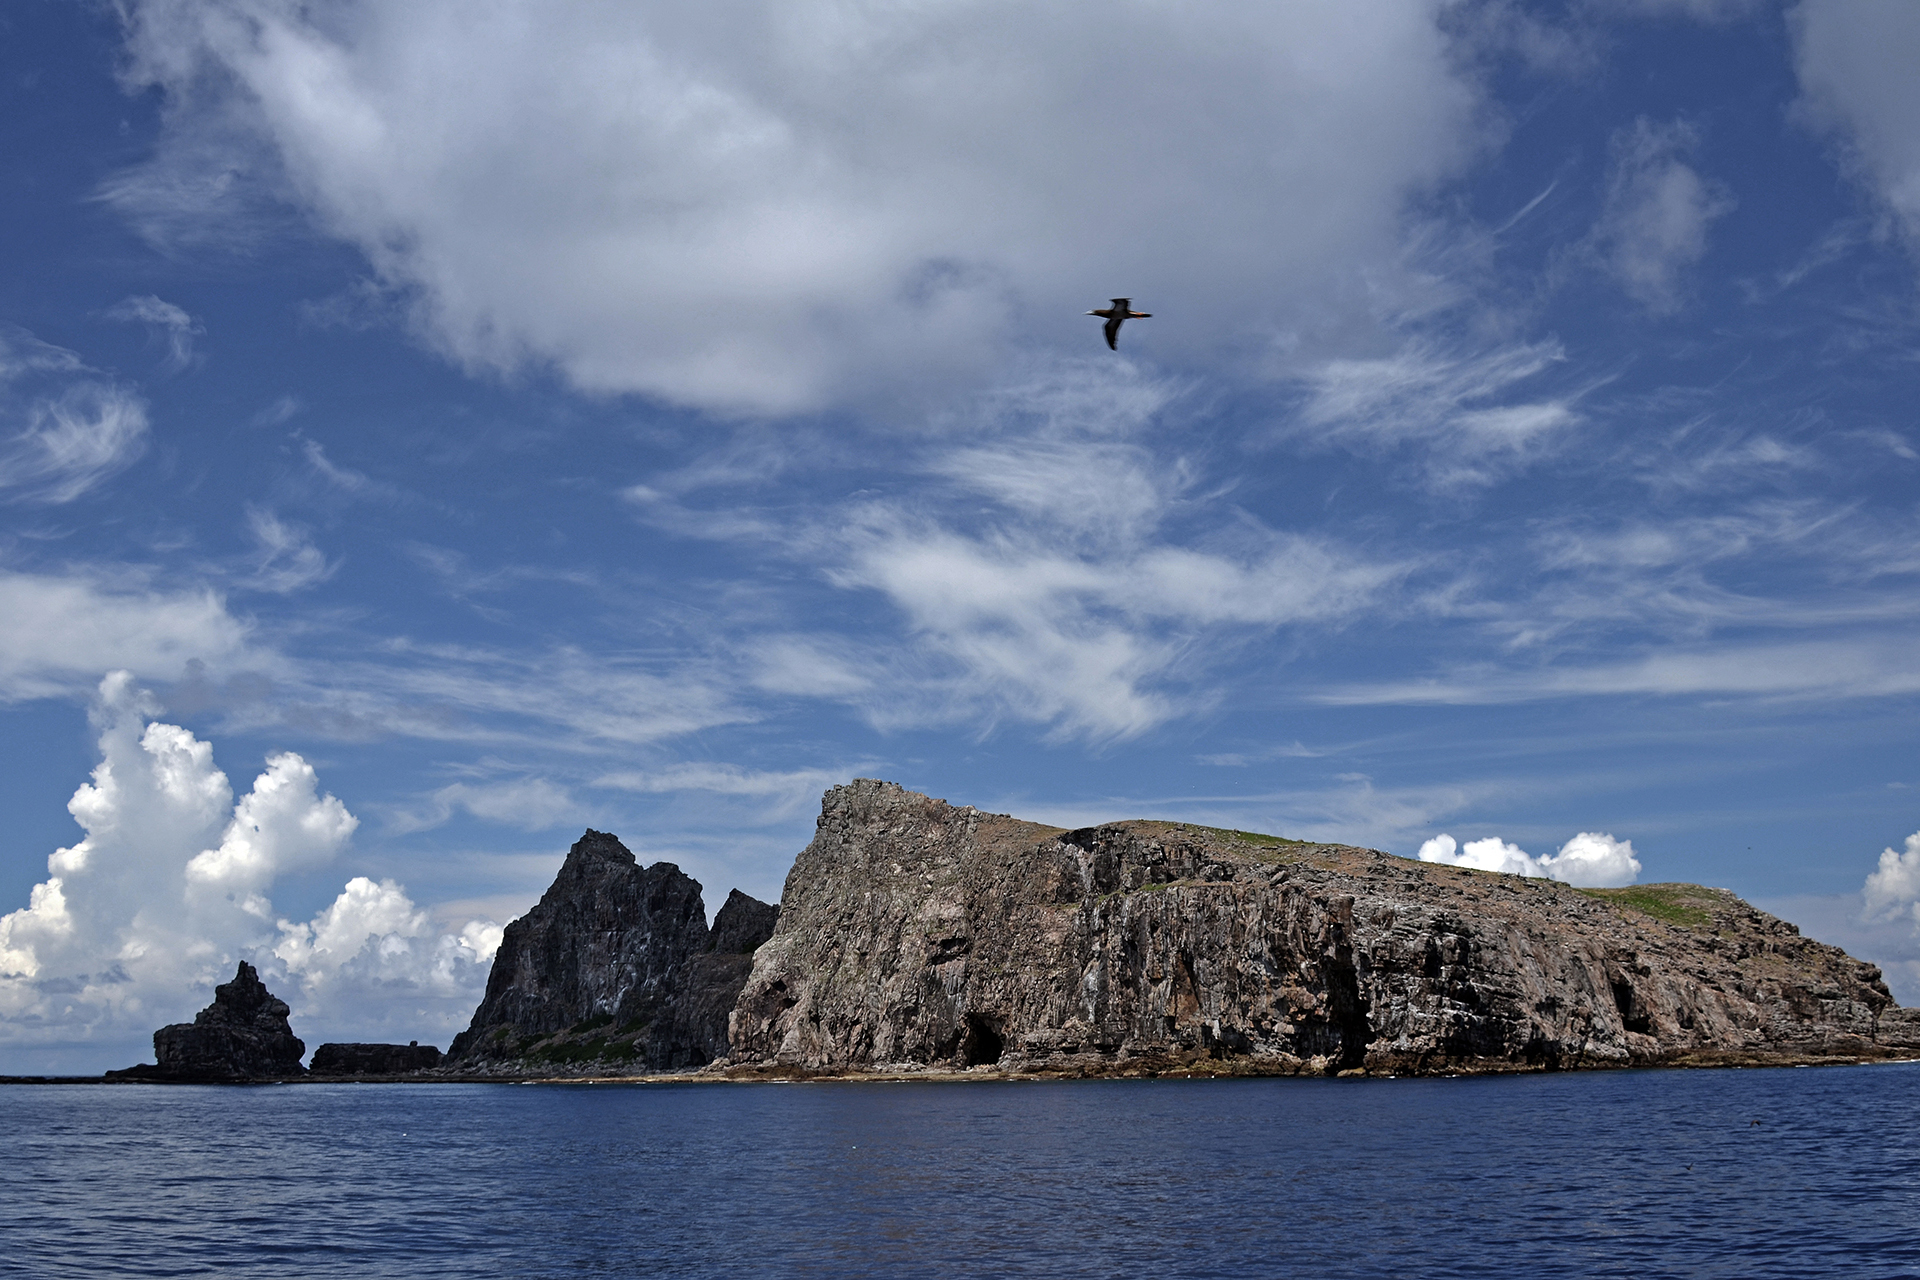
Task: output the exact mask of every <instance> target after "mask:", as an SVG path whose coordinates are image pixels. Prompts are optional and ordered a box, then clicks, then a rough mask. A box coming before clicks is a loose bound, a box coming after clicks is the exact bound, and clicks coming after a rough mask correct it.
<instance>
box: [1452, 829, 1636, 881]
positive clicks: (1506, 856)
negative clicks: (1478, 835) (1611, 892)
mask: <svg viewBox="0 0 1920 1280" xmlns="http://www.w3.org/2000/svg"><path fill="white" fill-rule="evenodd" d="M1419 858H1420V861H1422V862H1439V863H1444V864H1446V865H1447V866H1453V867H1472V868H1474V869H1475V870H1478V871H1498V872H1501V873H1503V874H1505V875H1515V876H1532V877H1534V878H1536V879H1549V880H1559V881H1561V882H1563V883H1565V884H1571V885H1578V886H1580V887H1582V888H1614V887H1617V886H1619V885H1625V884H1632V883H1633V882H1634V880H1635V879H1636V878H1638V876H1639V875H1640V860H1639V859H1638V858H1636V857H1634V855H1633V842H1632V841H1630V840H1615V839H1614V838H1613V837H1612V836H1610V835H1605V834H1602V833H1600V832H1595V831H1582V832H1581V833H1580V834H1579V835H1576V836H1575V837H1574V838H1573V839H1571V840H1569V841H1567V842H1566V843H1565V844H1563V845H1561V846H1560V852H1558V853H1556V854H1550V855H1548V856H1546V857H1540V858H1536V857H1534V856H1533V855H1532V854H1530V853H1528V852H1527V851H1526V850H1524V849H1522V848H1521V847H1520V846H1519V845H1516V844H1508V843H1507V842H1506V841H1504V840H1502V839H1500V838H1499V837H1498V836H1488V837H1486V838H1485V839H1482V840H1469V841H1467V843H1466V844H1464V845H1461V844H1459V843H1457V842H1456V841H1455V840H1454V838H1453V837H1452V836H1450V835H1447V834H1446V833H1444V832H1442V833H1441V834H1440V835H1437V836H1434V837H1433V838H1432V839H1430V840H1428V841H1426V842H1425V843H1424V844H1422V845H1421V846H1420V853H1419Z"/></svg>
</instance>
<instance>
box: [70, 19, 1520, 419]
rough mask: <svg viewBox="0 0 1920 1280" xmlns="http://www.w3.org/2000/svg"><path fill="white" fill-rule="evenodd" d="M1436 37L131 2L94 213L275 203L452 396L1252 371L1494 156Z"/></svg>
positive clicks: (1367, 275)
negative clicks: (428, 352) (129, 121)
mask: <svg viewBox="0 0 1920 1280" xmlns="http://www.w3.org/2000/svg"><path fill="white" fill-rule="evenodd" d="M1447 7H1448V6H1446V5H1444V4H1441V3H1438V2H1437V0H1430V2H1425V3H1416V4H1408V3H1404V2H1402V0H1355V2H1354V3H1350V4H1344V5H1339V6H1332V7H1313V6H1297V5H1279V6H1265V7H1255V8H1252V9H1250V8H1248V7H1246V6H1244V5H1239V4H1230V3H1225V2H1223V0H1202V2H1201V3H1196V4H1189V5H1183V6H1179V7H1178V8H1177V9H1175V8H1166V7H1163V6H1122V7H1119V8H1115V7H1113V6H1110V5H1107V6H1101V5H1092V4H1081V5H1042V6H1033V5H1022V4H1014V3H1010V2H1007V0H945V2H944V3H935V4H925V5H890V6H865V7H856V8H849V7H847V6H845V5H841V4H836V3H830V2H829V0H781V2H779V3H774V2H772V0H728V2H725V3H718V4H711V5H704V6H675V7H671V8H659V7H641V8H636V7H634V6H631V5H625V4H617V3H589V2H582V3H573V4H535V3H532V2H531V0H524V2H521V3H511V2H506V0H503V2H502V3H497V4H493V5H489V6H487V7H485V8H482V9H475V8H474V7H473V6H471V5H466V4H459V3H454V2H453V0H440V2H438V3H419V4H409V5H403V6H391V5H379V4H372V3H343V4H339V5H334V6H330V7H329V8H327V9H326V10H324V11H321V10H314V9H311V8H308V7H305V6H298V5H294V4H292V3H287V2H285V0H219V2H216V3H207V2H205V0H141V2H140V3H135V4H131V5H129V6H128V7H127V12H128V15H129V17H128V40H129V50H130V54H131V58H130V72H129V77H130V83H133V84H135V85H158V86H160V87H161V88H162V89H163V90H164V91H165V93H166V95H167V97H166V101H167V117H166V118H167V135H166V138H165V140H164V141H163V144H162V146H161V149H160V151H159V153H158V155H157V156H156V157H155V158H154V160H153V161H152V162H151V163H150V164H148V165H147V166H146V167H144V168H143V169H141V170H137V171H135V172H133V173H130V174H124V175H121V176H120V177H119V178H117V179H116V180H115V181H113V182H112V183H110V184H108V186H107V189H106V192H105V194H106V195H107V196H108V198H109V199H111V200H113V201H115V202H116V203H118V204H119V205H120V206H121V207H122V208H123V209H125V210H127V211H128V212H129V213H130V214H131V215H133V216H134V217H135V218H136V219H137V220H138V221H139V222H140V223H141V225H142V226H143V227H144V228H146V229H147V231H148V232H149V233H150V234H153V235H155V236H157V237H162V238H164V237H170V236H174V235H177V234H179V233H180V231H181V230H182V229H183V228H186V227H193V228H196V234H197V233H198V230H197V229H198V227H200V226H201V225H204V224H205V223H206V222H207V221H208V220H209V219H210V218H213V219H215V220H217V215H218V214H219V213H220V211H221V210H223V209H225V210H228V211H229V212H231V213H234V214H236V215H237V216H241V217H249V216H253V215H254V214H255V213H257V211H258V208H259V204H258V201H259V199H260V197H261V195H262V194H267V195H273V194H280V193H282V192H284V193H285V194H286V195H287V196H288V197H289V198H290V199H292V200H293V201H294V202H295V203H297V204H298V206H299V207H300V208H301V209H303V210H304V211H305V212H306V213H307V214H308V215H309V216H310V217H311V219H312V220H313V222H314V223H315V224H316V225H317V226H318V227H320V228H321V229H322V230H323V231H324V232H325V233H327V234H329V235H332V236H336V237H338V238H340V239H342V240H345V241H347V242H349V243H352V244H354V245H356V246H358V247H359V248H360V249H361V250H362V251H363V252H364V253H365V254H366V255H367V257H368V258H369V260H370V261H371V262H372V264H373V267H374V269H375V271H376V272H377V274H378V275H379V277H380V279H381V281H382V283H383V284H384V286H385V287H387V288H388V289H391V290H395V291H397V292H398V293H400V294H401V295H402V296H403V297H405V298H408V299H410V300H411V307H412V321H413V323H414V324H415V325H416V326H417V327H418V328H419V330H420V331H421V332H422V333H423V334H425V335H426V336H427V337H428V338H429V339H430V340H431V341H432V342H434V343H435V344H436V345H437V346H438V347H439V348H440V349H441V350H443V351H444V352H446V353H447V354H448V355H449V356H451V357H452V358H454V359H456V360H458V361H460V362H462V363H463V364H465V365H466V366H468V367H470V368H493V369H510V368H516V367H519V366H522V365H526V364H529V363H535V364H538V363H547V362H551V363H553V364H555V365H557V366H558V367H559V368H560V369H561V370H562V371H563V372H564V373H565V374H566V375H567V376H568V377H569V378H571V379H572V380H573V382H574V383H575V384H576V385H578V386H580V387H583V388H586V389H590V390H596V391H639V392H643V393H647V394H651V395H656V396H661V397H665V398H667V399H670V400H674V401H678V402H681V403H685V404H690V405H695V406H700V407H706V408H717V409H722V410H740V411H746V412H766V413H784V412H794V411H801V410H808V409H817V408H822V407H828V406H833V405H837V404H844V403H846V402H848V401H850V400H854V401H860V402H864V403H880V402H885V401H887V400H888V398H889V397H892V396H900V395H905V396H908V397H909V398H915V399H917V398H919V397H921V396H923V395H926V394H929V393H931V392H932V391H933V390H934V389H937V388H940V387H943V386H948V385H951V384H952V383H953V382H954V381H955V380H956V379H958V380H962V381H968V380H971V379H972V378H973V377H974V376H976V375H977V373H978V372H979V371H981V370H982V369H984V368H988V367H990V366H991V365H992V364H994V363H996V362H998V361H999V360H1000V359H1001V357H1002V356H1003V355H1004V353H1005V352H1006V351H1007V350H1009V349H1010V348H1011V346H1012V345H1013V344H1014V343H1016V342H1017V343H1018V344H1019V345H1021V346H1031V345H1033V344H1034V343H1036V342H1038V343H1040V344H1042V345H1059V344H1062V343H1073V344H1075V345H1077V346H1082V347H1084V346H1086V345H1090V344H1093V343H1097V342H1098V336H1097V333H1096V332H1095V328H1094V326H1093V324H1092V323H1091V322H1088V321H1086V320H1085V318H1084V317H1083V316H1081V315H1080V312H1082V311H1084V310H1085V309H1086V307H1087V306H1088V305H1091V303H1090V302H1089V301H1088V300H1089V298H1091V299H1092V301H1093V302H1098V301H1102V300H1104V298H1105V297H1106V296H1108V295H1109V294H1110V293H1114V292H1129V293H1132V294H1134V295H1135V296H1137V297H1140V298H1148V299H1157V300H1158V301H1156V302H1155V308H1154V309H1156V310H1157V311H1158V313H1159V314H1160V315H1161V316H1162V317H1164V318H1163V319H1159V320H1156V321H1155V323H1156V324H1157V325H1159V326H1160V327H1159V329H1157V330H1155V331H1154V332H1153V335H1152V337H1151V342H1152V343H1153V349H1155V350H1156V351H1159V352H1161V353H1162V354H1163V355H1165V356H1168V357H1171V358H1173V359H1175V360H1180V359H1199V360H1205V361H1206V362H1207V363H1209V364H1217V363H1219V362H1220V361H1221V360H1222V359H1226V360H1228V361H1232V360H1235V359H1239V360H1243V361H1247V362H1249V363H1250V364H1251V363H1253V362H1257V361H1258V360H1259V359H1260V358H1261V357H1262V355H1263V353H1264V352H1265V351H1266V349H1267V348H1268V347H1269V346H1270V344H1271V342H1272V341H1273V339H1274V338H1275V337H1276V336H1277V335H1278V334H1280V333H1282V332H1284V331H1287V330H1289V329H1291V328H1294V327H1299V326H1320V325H1324V324H1326V323H1328V322H1329V320H1328V318H1329V316H1330V314H1332V313H1334V312H1339V313H1341V314H1342V315H1347V314H1359V315H1362V316H1364V315H1365V313H1366V312H1367V310H1368V308H1369V307H1370V306H1372V305H1374V304H1376V303H1377V302H1378V301H1379V297H1380V294H1381V292H1382V291H1383V290H1384V291H1386V292H1389V293H1390V292H1392V291H1393V290H1394V289H1395V288H1400V287H1407V288H1411V287H1414V286H1412V285H1410V284H1408V283H1407V282H1406V281H1404V280H1396V278H1395V276H1396V271H1397V267H1396V265H1395V264H1396V260H1397V258H1398V256H1399V247H1400V239H1401V230H1402V228H1401V215H1402V206H1403V204H1404V202H1405V200H1406V199H1407V198H1408V197H1409V195H1411V194H1413V193H1416V192H1419V191H1422V190H1424V189H1427V188H1428V187H1430V186H1431V185H1432V184H1433V183H1435V182H1437V181H1440V180H1443V179H1445V178H1447V177H1449V176H1451V175H1452V174H1454V173H1456V172H1458V171H1459V169H1460V168H1461V166H1462V165H1463V164H1464V163H1465V162H1466V161H1467V160H1468V159H1470V158H1471V157H1472V156H1473V155H1474V154H1475V152H1476V149H1477V147H1478V145H1479V143H1480V140H1481V132H1482V127H1481V118H1480V115H1479V112H1480V107H1481V97H1480V89H1479V86H1478V84H1477V82H1476V81H1475V79H1474V78H1473V77H1472V76H1471V75H1470V74H1469V73H1468V72H1467V71H1466V70H1465V69H1463V68H1462V67H1461V66H1460V65H1459V64H1458V63H1457V61H1456V60H1455V59H1454V57H1453V56H1452V51H1451V49H1450V46H1449V41H1448V37H1447V35H1446V34H1445V33H1444V32H1443V31H1441V30H1440V29H1439V25H1438V23H1437V21H1436V19H1437V16H1438V15H1439V14H1440V13H1442V12H1443V11H1444V10H1446V9H1447ZM1116 85H1125V86H1126V87H1127V90H1128V91H1127V92H1123V93H1116V92H1113V91H1112V86H1116ZM263 155H265V156H269V157H271V158H272V159H273V160H274V161H276V162H277V166H278V173H279V175H280V177H279V178H278V179H267V178H260V177H257V176H254V177H252V180H250V175H260V174H261V173H262V172H263V171H269V170H271V166H269V165H262V164H261V163H260V160H261V158H262V156H263ZM276 182H277V183H278V185H277V186H276ZM243 188H244V189H245V190H242V189H243ZM1301 191H1311V192H1313V193H1314V198H1313V200H1312V201H1307V202H1303V201H1301V200H1299V199H1297V198H1296V193H1298V192H1301ZM1363 277H1364V281H1365V283H1364V284H1363V283H1362V279H1363ZM1144 338H1145V335H1143V339H1144Z"/></svg>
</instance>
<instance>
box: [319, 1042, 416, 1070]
mask: <svg viewBox="0 0 1920 1280" xmlns="http://www.w3.org/2000/svg"><path fill="white" fill-rule="evenodd" d="M439 1065H440V1050H439V1049H438V1048H436V1047H435V1046H433V1045H430V1044H421V1043H420V1042H419V1041H417V1040H416V1041H413V1042H412V1043H410V1044H323V1045H321V1046H320V1047H319V1048H318V1049H315V1050H314V1051H313V1061H312V1063H311V1064H310V1065H309V1070H311V1071H312V1072H313V1074H314V1075H317V1076H397V1075H406V1074H407V1073H409V1072H413V1071H427V1070H430V1069H432V1068H434V1067H437V1066H439Z"/></svg>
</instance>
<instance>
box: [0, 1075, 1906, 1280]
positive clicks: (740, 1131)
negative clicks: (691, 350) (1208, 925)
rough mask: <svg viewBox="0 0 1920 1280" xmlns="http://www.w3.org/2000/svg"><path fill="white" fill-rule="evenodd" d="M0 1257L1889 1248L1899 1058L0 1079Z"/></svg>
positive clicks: (1052, 1267) (162, 1265) (1074, 1259)
mask: <svg viewBox="0 0 1920 1280" xmlns="http://www.w3.org/2000/svg"><path fill="white" fill-rule="evenodd" d="M0 1143H4V1149H3V1150H4V1156H3V1160H0V1205H3V1206H4V1208H3V1209H0V1222H4V1251H3V1253H0V1274H6V1275H28V1276H35V1277H64V1276H87V1277H97V1276H120V1275H127V1276H134V1275H138V1276H185V1275H217V1276H272V1277H309V1276H356V1277H358V1276H405V1277H427V1276H486V1277H501V1276H582V1275H585V1276H651V1275H688V1276H709V1275H711V1276H735V1275H747V1274H768V1275H802V1276H965V1277H979V1276H998V1275H1047V1276H1125V1277H1139V1276H1301V1277H1333V1276H1394V1277H1428V1276H1434V1277H1443V1276H1539V1275H1570V1276H1572V1275H1577V1276H1730V1277H1732V1276H1738V1277H1750V1276H1791V1277H1808V1276H1884V1277H1892V1276H1920V1064H1896V1065H1886V1066H1874V1067H1856V1068H1835V1067H1829V1068H1821V1069H1801V1070H1768V1071H1640V1072H1620V1073H1595V1074H1574V1075H1552V1076H1529V1077H1519V1078H1509V1079H1458V1080H1387V1081H1344V1080H1342V1081H1330V1080H1267V1081H1217V1082H1214V1081H1111V1082H1077V1083H1048V1084H1039V1083H1032V1084H1022V1083H965V1084H931V1083H928V1084H791V1085H713V1084H705V1085H701V1084H684V1085H568V1086H554V1085H442V1086H419V1085H412V1086H409V1085H362V1086H329V1085H295V1086H260V1087H252V1088H214V1087H180V1086H175V1087H166V1086H124V1087H101V1086H76V1087H62V1086H14V1087H5V1088H0Z"/></svg>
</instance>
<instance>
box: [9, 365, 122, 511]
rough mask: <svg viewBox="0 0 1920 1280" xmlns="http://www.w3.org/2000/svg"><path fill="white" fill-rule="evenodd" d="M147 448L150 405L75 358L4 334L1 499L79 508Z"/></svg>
mask: <svg viewBox="0 0 1920 1280" xmlns="http://www.w3.org/2000/svg"><path fill="white" fill-rule="evenodd" d="M22 384H25V385H26V386H27V387H30V388H31V390H26V391H24V392H23V389H22ZM146 447H147V406H146V402H145V401H144V400H142V399H141V398H140V397H139V396H137V395H135V394H134V393H133V392H132V391H130V390H128V389H127V388H125V387H123V386H120V385H119V384H118V383H115V382H113V381H112V380H111V379H108V378H104V377H101V376H99V375H97V374H96V373H95V372H94V371H93V370H91V369H88V368H87V367H86V366H85V365H84V364H83V363H81V361H80V358H79V357H78V356H76V355H75V354H74V353H73V352H71V351H66V350H63V349H61V348H59V347H55V346H50V345H48V344H47V343H44V342H41V341H40V340H39V339H38V338H35V337H34V336H33V335H31V334H28V333H23V332H21V331H19V330H0V498H5V499H6V500H8V501H13V502H34V503H46V504H54V505H57V504H60V503H65V502H72V501H73V500H74V499H75V498H78V497H80V496H81V495H82V494H84V493H86V492H87V491H89V490H91V489H93V488H96V487H97V486H98V485H100V484H101V483H102V482H103V481H105V480H106V479H107V478H108V477H110V476H112V475H114V474H115V473H116V472H118V471H120V470H122V469H123V468H125V467H127V466H128V465H129V464H131V463H132V462H134V461H135V460H136V459H137V458H139V456H140V455H141V454H142V453H143V452H144V451H145V450H146ZM9 491H11V492H9Z"/></svg>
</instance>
